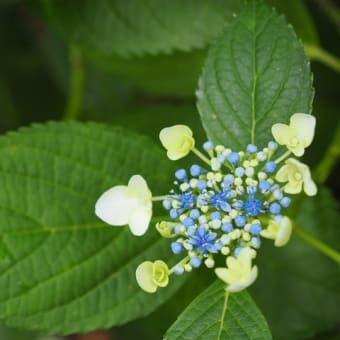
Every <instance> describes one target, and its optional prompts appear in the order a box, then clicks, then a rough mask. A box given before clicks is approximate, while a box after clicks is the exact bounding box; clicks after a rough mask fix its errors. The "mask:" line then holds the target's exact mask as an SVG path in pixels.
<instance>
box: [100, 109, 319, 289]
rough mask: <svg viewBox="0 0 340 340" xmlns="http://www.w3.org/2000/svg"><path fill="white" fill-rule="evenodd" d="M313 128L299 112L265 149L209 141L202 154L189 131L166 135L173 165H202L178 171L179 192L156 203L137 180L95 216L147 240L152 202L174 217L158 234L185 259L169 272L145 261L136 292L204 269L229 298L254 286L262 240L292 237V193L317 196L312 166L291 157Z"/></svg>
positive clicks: (107, 199)
mask: <svg viewBox="0 0 340 340" xmlns="http://www.w3.org/2000/svg"><path fill="white" fill-rule="evenodd" d="M314 129H315V118H314V117H313V116H311V115H307V114H303V113H296V114H294V115H293V116H292V117H291V119H290V125H286V124H274V126H273V127H272V133H273V137H274V140H272V141H269V142H268V144H267V146H266V147H265V148H263V149H261V150H260V149H259V148H258V147H257V146H256V145H254V144H248V145H247V146H246V148H245V150H242V151H238V152H237V151H234V150H231V149H229V148H227V147H225V146H223V145H214V144H213V143H212V142H211V141H207V142H205V143H204V144H203V150H204V152H205V154H204V153H203V152H201V151H199V150H198V149H196V148H195V140H194V138H193V134H192V131H191V130H190V128H189V127H187V126H185V125H175V126H172V127H168V128H165V129H163V130H162V131H161V132H160V140H161V143H162V145H163V146H164V147H165V149H166V150H167V155H168V157H169V158H170V159H171V160H177V159H180V158H183V157H185V156H186V155H187V154H188V153H189V152H193V153H195V154H196V155H197V156H198V158H199V160H200V164H193V165H192V166H191V167H190V168H189V169H178V170H177V171H176V172H175V180H174V188H173V189H171V190H170V192H169V193H168V194H166V195H163V196H156V197H152V195H151V192H150V190H149V189H148V186H147V184H146V182H145V180H144V179H143V178H142V177H141V176H140V175H135V176H133V177H132V178H131V179H130V181H129V184H128V186H127V187H125V186H116V187H113V188H111V189H110V190H108V191H107V192H105V193H104V194H103V195H102V196H101V197H100V198H99V200H98V202H97V205H96V213H97V215H98V216H99V217H100V218H101V219H103V220H104V221H105V222H107V223H109V224H111V225H123V224H129V226H130V229H131V231H132V232H133V233H134V234H135V235H142V234H144V233H145V232H146V230H147V226H148V224H149V222H150V219H151V214H152V202H153V201H162V204H163V207H164V209H165V210H166V211H167V213H168V216H169V217H168V218H167V219H166V220H164V221H160V222H159V223H157V224H156V229H157V230H158V232H159V234H160V236H161V237H164V238H167V239H172V240H171V242H169V246H170V248H171V251H172V252H173V253H174V254H176V255H178V256H181V258H180V259H179V261H178V262H177V264H175V265H174V266H172V267H171V268H169V267H168V265H167V264H166V263H165V262H163V261H162V260H157V261H155V262H151V261H145V262H143V263H142V264H140V265H139V266H138V268H137V270H136V279H137V282H138V284H139V286H140V287H141V288H142V289H143V290H144V291H146V292H148V293H154V292H156V291H157V289H158V288H160V287H165V286H167V284H168V282H169V277H170V276H172V275H182V274H184V273H185V272H190V271H192V270H193V269H194V268H198V267H200V266H206V267H208V268H214V270H215V273H216V275H217V277H218V278H219V279H221V280H222V281H223V282H225V284H226V290H227V291H228V292H238V291H240V290H242V289H244V288H246V287H248V286H249V285H251V284H252V283H253V282H254V281H255V280H256V277H257V274H258V268H257V266H256V265H254V264H253V263H254V261H255V259H256V255H257V252H258V251H259V249H260V248H261V243H262V239H263V238H266V239H271V240H273V241H274V245H275V246H277V247H282V246H284V245H285V244H287V242H288V241H289V239H290V235H291V233H292V222H291V220H290V219H289V217H287V216H286V215H285V210H286V208H288V207H289V205H290V204H291V200H292V197H291V195H294V194H298V193H300V192H301V191H304V192H305V193H306V194H307V195H309V196H312V195H315V194H316V192H317V188H316V185H315V184H314V182H313V180H312V178H311V174H310V170H309V168H308V166H307V165H305V164H303V163H301V162H299V161H298V160H297V159H295V158H292V157H290V156H291V154H294V155H295V156H301V155H303V153H304V150H305V148H306V147H308V146H309V145H310V144H311V142H312V140H313V137H314ZM278 144H280V145H282V146H283V147H286V148H287V149H288V150H287V151H284V149H283V148H282V147H281V148H279V146H278ZM277 154H278V155H277ZM217 256H223V257H224V258H225V261H224V263H225V265H224V266H223V267H216V265H215V260H216V257H217Z"/></svg>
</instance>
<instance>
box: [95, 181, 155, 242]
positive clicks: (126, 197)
mask: <svg viewBox="0 0 340 340" xmlns="http://www.w3.org/2000/svg"><path fill="white" fill-rule="evenodd" d="M151 199H152V195H151V191H150V190H149V188H148V186H147V184H146V181H145V179H144V178H143V177H142V176H140V175H134V176H132V177H131V178H130V180H129V183H128V185H127V186H125V185H117V186H114V187H113V188H111V189H109V190H107V191H106V192H104V193H103V194H102V195H101V196H100V197H99V199H98V201H97V203H96V207H95V212H96V215H97V216H98V217H99V218H100V219H102V220H103V221H104V222H106V223H108V224H110V225H114V226H122V225H125V224H128V225H129V227H130V230H131V232H132V234H134V235H136V236H140V235H143V234H144V233H145V232H146V230H147V229H148V226H149V223H150V220H151V216H152V201H151Z"/></svg>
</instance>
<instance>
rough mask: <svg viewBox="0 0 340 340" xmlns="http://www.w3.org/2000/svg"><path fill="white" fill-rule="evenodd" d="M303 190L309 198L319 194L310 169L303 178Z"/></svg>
mask: <svg viewBox="0 0 340 340" xmlns="http://www.w3.org/2000/svg"><path fill="white" fill-rule="evenodd" d="M303 189H304V191H305V193H306V194H307V195H308V196H315V195H316V194H317V192H318V189H317V187H316V185H315V183H314V181H313V180H312V177H311V174H310V171H309V169H308V172H305V173H304V176H303Z"/></svg>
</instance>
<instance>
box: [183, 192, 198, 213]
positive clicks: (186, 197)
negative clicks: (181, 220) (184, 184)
mask: <svg viewBox="0 0 340 340" xmlns="http://www.w3.org/2000/svg"><path fill="white" fill-rule="evenodd" d="M180 201H181V203H182V208H184V209H189V208H191V207H193V205H194V203H195V196H194V195H193V194H191V193H189V192H187V193H183V194H181V196H180Z"/></svg>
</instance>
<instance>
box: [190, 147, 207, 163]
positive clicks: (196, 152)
mask: <svg viewBox="0 0 340 340" xmlns="http://www.w3.org/2000/svg"><path fill="white" fill-rule="evenodd" d="M191 151H192V152H193V153H194V154H195V155H196V156H197V157H198V158H200V159H201V160H202V161H203V162H205V163H206V164H208V165H209V166H211V162H210V159H209V158H207V157H205V156H204V155H203V153H202V152H201V151H199V150H197V149H196V148H193V149H192V150H191Z"/></svg>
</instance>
